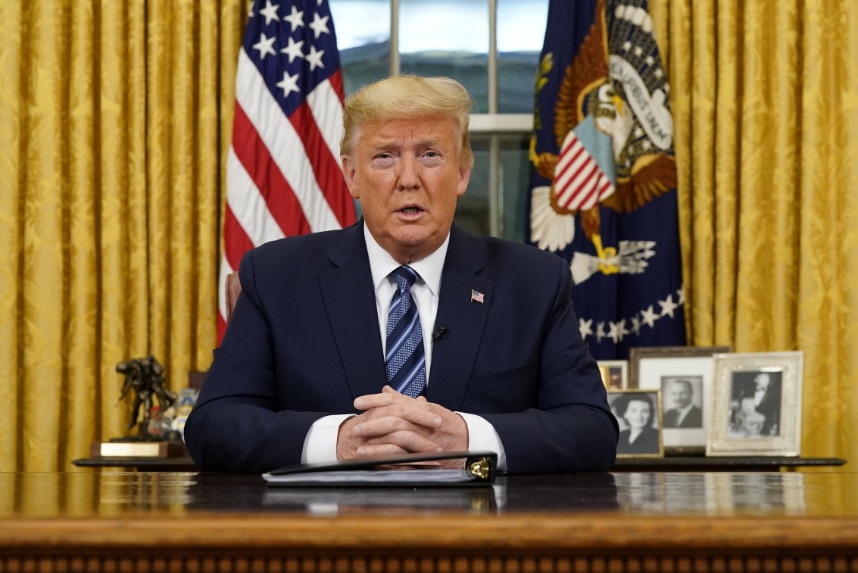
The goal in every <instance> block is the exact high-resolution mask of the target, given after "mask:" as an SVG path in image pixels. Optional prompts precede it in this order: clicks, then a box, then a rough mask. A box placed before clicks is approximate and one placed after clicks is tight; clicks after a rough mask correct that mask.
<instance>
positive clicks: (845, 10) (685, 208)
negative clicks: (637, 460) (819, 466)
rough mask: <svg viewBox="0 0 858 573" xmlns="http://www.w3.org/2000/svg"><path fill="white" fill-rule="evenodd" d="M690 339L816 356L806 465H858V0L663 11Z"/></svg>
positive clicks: (807, 382)
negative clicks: (823, 461)
mask: <svg viewBox="0 0 858 573" xmlns="http://www.w3.org/2000/svg"><path fill="white" fill-rule="evenodd" d="M650 6H651V9H652V14H653V19H654V20H655V27H656V30H657V33H658V35H659V40H660V42H661V45H662V46H664V47H665V52H666V54H667V62H668V68H669V71H668V73H669V74H670V81H671V86H672V91H671V104H672V106H673V112H674V121H675V128H676V156H677V160H678V168H679V200H680V219H681V235H682V243H683V257H684V267H685V284H686V290H687V298H688V304H689V308H690V312H689V326H690V341H691V343H692V344H695V345H698V346H709V345H717V344H729V345H732V346H733V349H734V350H735V351H737V352H767V351H782V350H801V351H803V352H804V382H803V401H802V412H801V416H802V427H803V431H802V454H803V455H805V456H823V457H828V456H838V457H843V458H846V459H847V460H851V463H852V464H855V463H858V440H856V439H855V438H856V436H855V433H854V432H855V430H854V424H853V422H852V420H854V419H855V418H856V417H858V391H856V390H855V389H854V388H855V386H856V380H858V352H855V351H854V349H855V344H856V342H855V340H856V335H858V328H856V326H855V324H856V322H858V289H856V288H855V285H856V284H858V231H856V229H858V225H856V222H858V3H856V2H854V0H783V1H781V0H779V1H778V2H776V3H775V2H770V1H768V0H718V1H716V2H698V1H695V0H650Z"/></svg>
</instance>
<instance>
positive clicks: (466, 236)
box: [184, 222, 618, 473]
mask: <svg viewBox="0 0 858 573" xmlns="http://www.w3.org/2000/svg"><path fill="white" fill-rule="evenodd" d="M239 277H240V280H241V286H242V291H241V295H240V297H239V299H238V303H237V304H236V307H235V311H234V314H233V316H232V319H231V322H230V325H229V327H228V328H227V331H226V334H225V335H224V338H223V340H222V343H221V346H220V348H219V349H217V350H216V351H215V353H214V361H213V363H212V366H211V368H210V370H209V372H208V375H207V376H206V379H205V382H204V384H203V387H202V390H201V392H200V396H199V400H198V402H197V405H196V406H195V408H194V410H193V411H192V413H191V415H190V417H189V418H188V421H187V424H186V425H185V430H184V431H185V442H186V444H187V447H188V450H189V452H190V454H191V457H192V458H193V460H194V462H195V463H196V464H197V465H198V466H199V467H200V468H201V469H203V470H213V471H250V472H263V471H267V470H271V469H274V468H276V467H279V466H284V465H290V464H296V463H299V462H300V460H301V452H302V449H303V445H304V438H305V436H306V434H307V431H308V430H309V429H310V426H311V425H312V424H313V422H315V421H316V420H317V419H319V418H320V417H322V416H325V415H328V414H342V413H352V412H355V409H354V407H353V405H352V402H353V400H354V399H355V398H356V397H357V396H361V395H363V394H373V393H377V392H379V391H381V388H382V386H384V384H385V381H386V378H385V372H384V357H383V354H382V350H381V348H382V346H381V334H380V333H379V327H378V316H377V311H376V303H375V291H374V289H373V284H372V276H371V272H370V267H369V258H368V255H367V250H366V244H365V240H364V233H363V223H362V222H359V223H357V224H355V225H353V226H351V227H349V228H347V229H344V230H341V231H331V232H323V233H314V234H310V235H303V236H299V237H292V238H288V239H283V240H280V241H273V242H271V243H267V244H265V245H262V246H260V247H258V248H256V249H254V250H252V251H249V252H248V253H247V254H246V255H245V256H244V258H243V260H242V263H241V266H240V270H239ZM472 291H476V292H478V293H483V295H484V300H483V302H482V303H480V302H477V301H474V300H472V296H471V293H472ZM570 295H571V276H570V272H569V266H568V264H567V263H566V262H565V261H563V259H561V258H560V257H558V256H556V255H553V254H550V253H546V252H544V251H540V250H539V249H537V248H535V247H530V246H526V245H521V244H517V243H512V242H509V241H501V240H498V239H493V238H490V237H482V236H477V235H472V234H470V233H467V232H465V231H463V230H461V229H459V228H457V227H455V226H454V227H453V228H452V230H451V236H450V244H449V248H448V251H447V256H446V259H445V262H444V268H443V274H442V278H441V289H440V293H439V304H438V314H437V317H436V319H435V329H436V330H437V329H438V328H439V327H441V326H444V327H446V336H445V337H444V338H443V339H440V340H437V341H435V342H434V344H433V350H432V352H433V356H432V368H431V371H430V378H429V385H428V389H427V396H426V397H427V399H428V400H429V401H430V402H435V403H438V404H441V405H442V406H444V407H446V408H448V409H450V410H454V411H460V412H468V413H472V414H477V415H480V416H482V417H483V418H485V419H486V420H487V421H488V422H489V423H491V424H492V425H493V426H494V428H495V430H496V431H497V433H498V435H499V436H500V439H501V441H502V443H503V446H504V449H505V451H506V455H507V469H508V472H509V473H537V472H562V471H586V470H607V469H609V468H610V467H611V466H612V465H613V462H614V458H615V455H616V444H617V435H618V429H617V423H616V420H615V418H614V416H613V415H612V414H611V411H610V409H609V407H608V403H607V396H606V392H605V387H604V385H603V383H602V381H601V377H600V374H599V370H598V368H597V365H596V362H595V361H594V360H593V358H592V357H591V356H590V353H589V351H588V349H587V346H586V344H585V343H584V342H583V340H582V339H581V336H580V333H579V330H578V321H577V319H576V317H575V314H574V312H573V310H572V304H571V296H570Z"/></svg>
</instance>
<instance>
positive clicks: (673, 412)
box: [629, 346, 730, 456]
mask: <svg viewBox="0 0 858 573" xmlns="http://www.w3.org/2000/svg"><path fill="white" fill-rule="evenodd" d="M724 352H730V347H729V346H680V347H670V346H666V347H639V348H632V349H631V351H630V354H629V382H630V387H631V388H640V389H658V390H660V391H661V403H660V405H659V408H660V411H661V414H662V420H663V429H662V444H663V446H664V451H665V453H666V454H667V455H683V456H685V455H687V456H693V455H703V454H704V453H705V451H706V440H707V438H708V430H709V413H710V410H711V400H712V380H713V376H714V369H713V363H712V356H713V355H714V354H716V353H724Z"/></svg>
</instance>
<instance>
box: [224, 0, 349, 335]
mask: <svg viewBox="0 0 858 573" xmlns="http://www.w3.org/2000/svg"><path fill="white" fill-rule="evenodd" d="M343 97H344V93H343V76H342V72H341V70H340V58H339V53H338V52H337V40H336V36H335V34H334V23H333V20H332V18H331V11H330V7H329V6H328V2H327V0H280V1H279V2H277V3H274V1H272V0H255V1H254V2H253V4H252V5H251V8H250V14H249V18H248V23H247V28H246V29H245V32H244V39H243V42H242V46H241V50H240V51H239V55H238V67H237V73H236V80H235V116H234V119H233V131H232V143H231V145H230V149H229V155H228V157H227V166H226V176H227V181H226V188H227V201H226V212H225V214H224V226H223V243H224V244H223V258H222V260H221V269H220V297H219V315H220V316H219V320H218V339H220V337H221V336H222V335H223V331H224V329H225V326H226V323H225V319H224V317H225V316H226V305H225V293H224V283H225V279H226V276H227V275H228V274H229V273H231V272H233V271H234V270H237V269H238V264H239V262H240V261H241V256H242V255H243V254H244V252H245V251H247V250H248V249H251V248H253V247H255V246H257V245H260V244H262V243H265V242H267V241H271V240H273V239H278V238H281V237H288V236H292V235H301V234H304V233H311V232H315V231H323V230H328V229H338V228H342V227H344V226H346V225H349V224H351V223H353V222H354V221H355V206H354V201H353V199H352V197H351V196H350V195H349V192H348V188H347V187H346V184H345V180H344V179H343V174H342V169H341V167H340V162H339V143H340V142H339V139H340V135H341V133H342V119H343Z"/></svg>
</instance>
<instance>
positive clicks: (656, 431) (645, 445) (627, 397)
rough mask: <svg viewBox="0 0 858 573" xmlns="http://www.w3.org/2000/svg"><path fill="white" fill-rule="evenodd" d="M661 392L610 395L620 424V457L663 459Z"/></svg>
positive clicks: (612, 408) (633, 391) (624, 392)
mask: <svg viewBox="0 0 858 573" xmlns="http://www.w3.org/2000/svg"><path fill="white" fill-rule="evenodd" d="M658 394H659V392H658V391H655V392H652V391H642V390H626V391H621V392H608V400H609V401H610V403H611V410H613V412H614V416H616V418H617V422H618V423H619V424H620V439H619V442H618V443H617V456H618V457H623V456H625V457H629V456H662V455H664V450H663V448H662V441H661V431H660V423H659V417H660V416H659V413H658V412H659V411H658V409H657V408H656V404H659V403H660V400H659V396H658Z"/></svg>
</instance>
